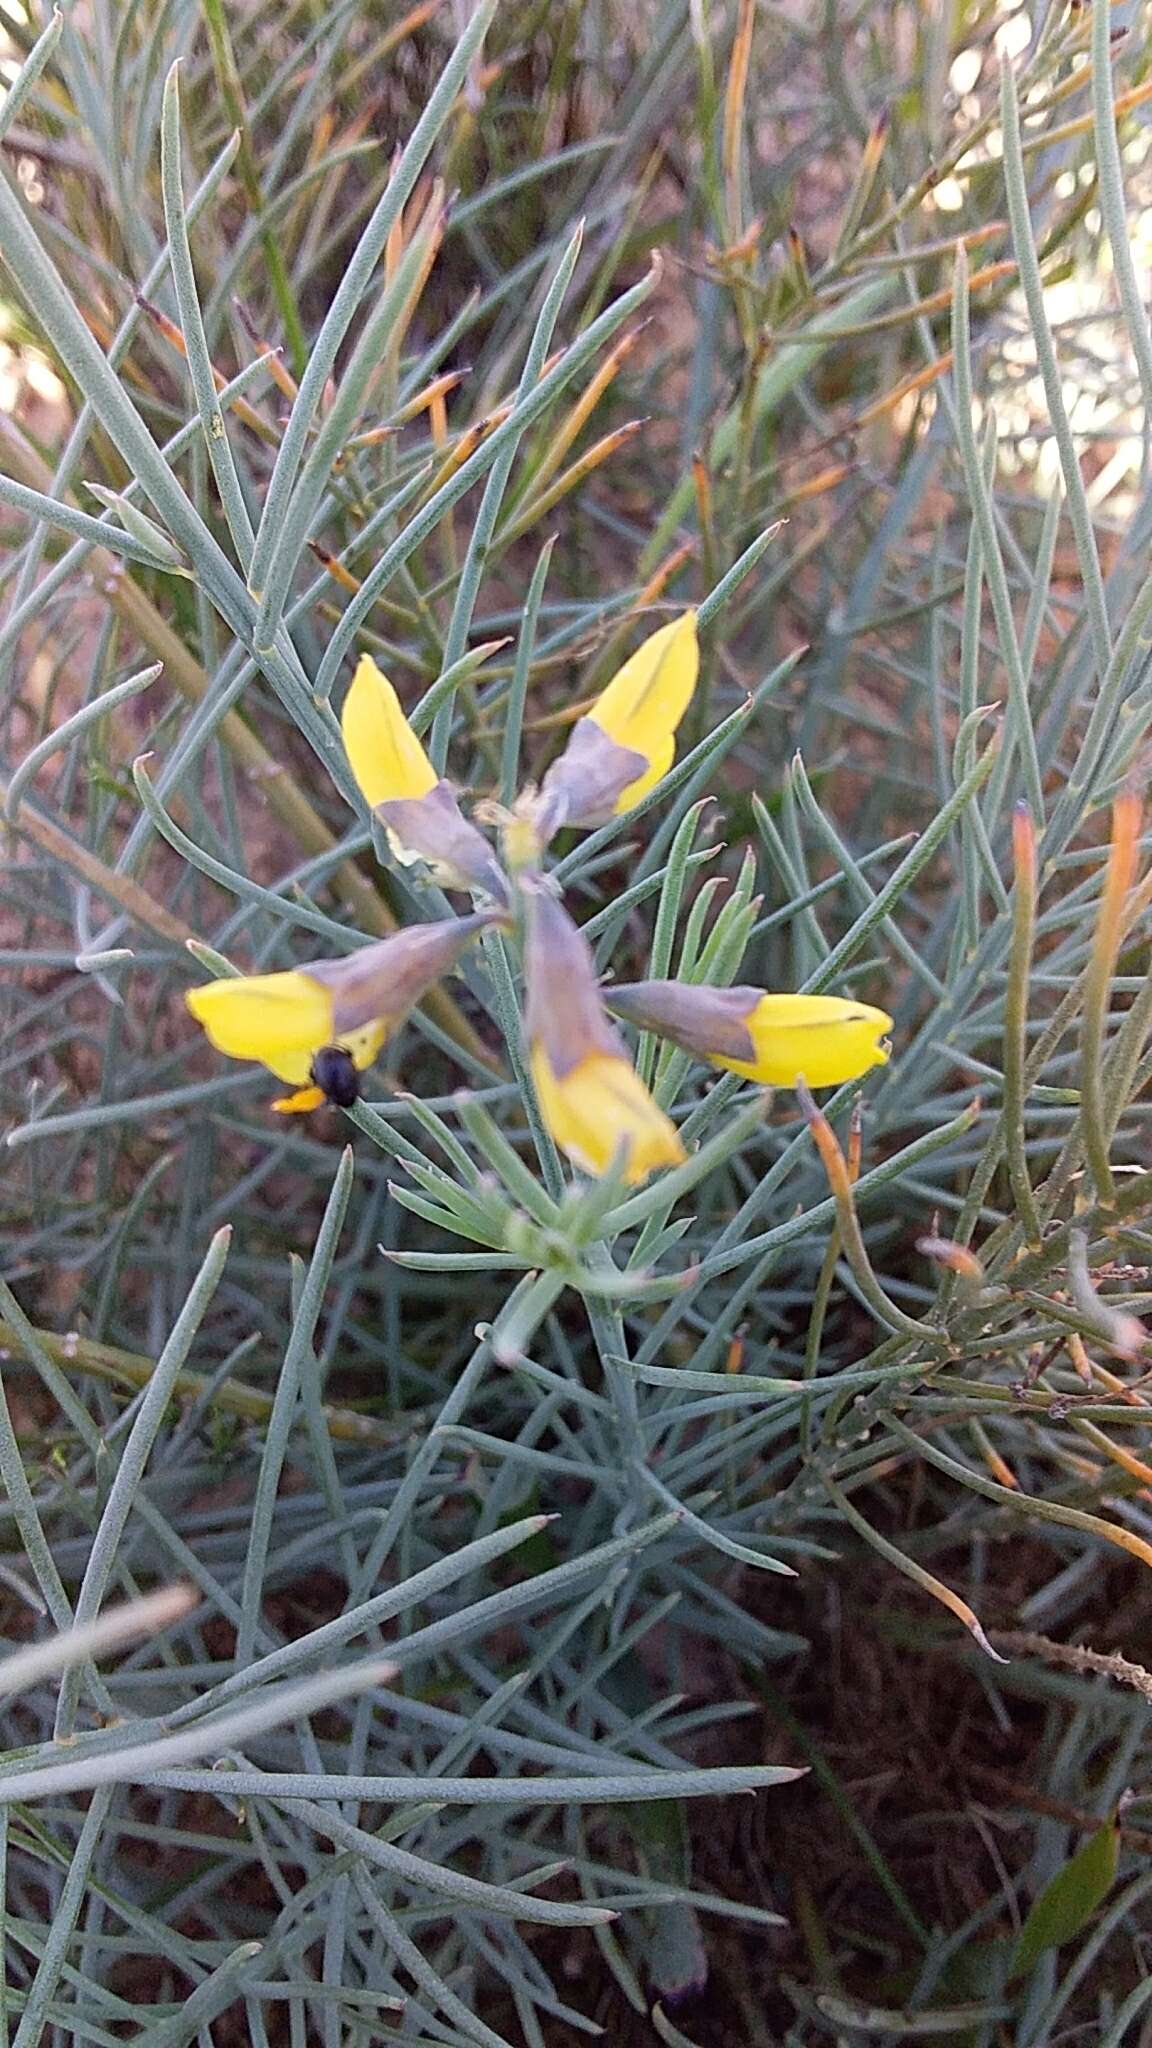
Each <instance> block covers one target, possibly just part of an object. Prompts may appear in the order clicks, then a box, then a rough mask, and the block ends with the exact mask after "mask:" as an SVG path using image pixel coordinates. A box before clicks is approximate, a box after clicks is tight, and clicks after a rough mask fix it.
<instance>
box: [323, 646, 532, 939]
mask: <svg viewBox="0 0 1152 2048" xmlns="http://www.w3.org/2000/svg"><path fill="white" fill-rule="evenodd" d="M340 729H341V732H342V734H343V737H344V747H345V751H346V753H347V755H348V764H349V766H350V768H351V770H352V773H353V775H354V776H355V778H356V783H357V786H358V788H359V790H360V793H361V795H362V796H363V798H364V801H365V803H366V804H367V805H368V807H369V809H370V810H372V811H374V812H375V813H376V816H377V817H378V818H379V820H380V822H381V824H382V825H383V827H384V831H385V833H386V834H387V838H388V844H389V846H390V847H391V849H392V852H393V854H394V856H395V858H396V859H397V860H398V861H399V862H401V864H402V865H403V866H405V867H409V866H411V864H412V863H413V862H414V861H423V862H424V863H425V865H426V866H427V867H428V868H429V870H430V871H431V874H432V876H433V878H434V879H435V880H436V881H438V882H440V883H441V884H442V885H443V887H444V888H446V889H467V890H469V891H470V892H471V893H472V894H473V895H475V896H486V897H489V898H491V900H492V901H493V902H496V903H504V902H506V901H507V885H506V883H505V880H504V876H503V873H502V871H501V868H500V865H499V862H498V861H497V859H496V857H495V855H494V853H493V852H492V849H491V847H490V846H489V844H488V841H487V840H486V839H485V837H484V835H483V833H482V832H479V831H478V830H477V828H476V826H475V825H473V824H472V823H471V822H470V820H469V819H467V818H466V817H465V816H464V813H463V811H462V810H461V809H460V805H459V803H458V801H457V797H456V792H455V790H454V789H453V787H452V785H451V783H450V782H446V781H444V780H443V779H442V778H441V777H439V776H438V775H437V773H436V770H435V769H434V768H433V766H432V763H431V761H430V760H429V759H428V756H427V754H426V753H425V751H424V748H423V745H422V744H421V742H420V740H419V739H418V738H417V736H416V734H415V733H414V732H413V730H412V727H411V726H410V725H409V723H408V720H407V719H406V718H405V716H404V713H403V710H402V709H401V706H400V699H399V698H398V696H397V695H396V692H395V690H394V688H393V686H392V684H391V683H390V682H389V680H388V678H387V676H386V675H385V674H384V672H383V670H382V669H380V668H378V667H377V665H376V663H375V662H374V661H373V659H372V656H371V655H370V654H364V655H362V656H361V657H360V660H359V662H358V663H357V666H356V673H355V675H354V676H353V678H352V683H351V687H350V689H349V691H348V695H347V696H346V697H345V699H344V709H343V711H342V713H341V718H340Z"/></svg>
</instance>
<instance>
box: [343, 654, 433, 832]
mask: <svg viewBox="0 0 1152 2048" xmlns="http://www.w3.org/2000/svg"><path fill="white" fill-rule="evenodd" d="M340 730H341V732H342V733H343V735H344V748H345V752H346V753H347V755H348V764H349V767H350V768H351V770H352V773H353V775H354V776H355V777H356V783H357V786H358V788H359V790H360V792H361V795H362V796H363V798H364V801H365V803H366V804H367V805H368V808H369V810H373V811H374V810H375V808H376V806H377V804H383V803H388V802H389V801H390V800H392V799H394V798H396V797H421V796H427V795H428V792H429V790H431V789H435V787H436V784H437V781H438V780H439V777H438V776H437V774H436V770H435V769H434V768H433V766H432V763H431V761H430V760H429V759H428V756H427V754H426V753H425V752H424V748H423V746H422V745H421V743H420V741H419V740H418V739H417V737H416V734H415V733H414V732H413V730H412V727H411V726H410V725H409V723H408V720H407V719H406V718H405V716H404V713H403V711H402V710H401V708H400V699H399V697H398V696H397V695H396V692H395V690H394V689H393V687H392V684H391V683H390V682H389V680H388V678H387V676H386V675H385V674H384V673H383V671H382V670H381V669H379V668H377V666H376V663H375V662H374V661H373V659H372V656H371V655H370V654H362V655H361V657H360V660H359V661H358V662H357V664H356V673H355V675H354V676H353V678H352V684H351V687H350V689H349V691H348V695H347V696H346V697H345V699H344V709H343V711H342V712H341V714H340Z"/></svg>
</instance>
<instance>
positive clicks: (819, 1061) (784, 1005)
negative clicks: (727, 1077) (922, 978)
mask: <svg viewBox="0 0 1152 2048" xmlns="http://www.w3.org/2000/svg"><path fill="white" fill-rule="evenodd" d="M746 1021H747V1026H748V1030H749V1031H750V1032H751V1034H752V1043H753V1045H754V1046H755V1048H756V1057H755V1059H754V1060H727V1059H716V1060H715V1062H714V1064H715V1065H716V1066H719V1067H728V1068H730V1069H731V1071H732V1072H733V1073H734V1074H745V1075H747V1077H748V1079H749V1080H750V1081H759V1082H760V1083H761V1085H762V1086H764V1087H769V1088H792V1087H794V1086H795V1084H796V1082H797V1080H798V1079H800V1078H803V1079H804V1080H805V1081H806V1082H807V1083H808V1086H809V1088H835V1087H837V1086H838V1085H839V1083H840V1082H841V1081H855V1080H857V1079H858V1077H859V1076H860V1075H861V1074H866V1073H867V1072H868V1069H869V1068H870V1067H882V1066H884V1065H885V1064H886V1062H887V1059H888V1047H887V1046H886V1045H884V1044H882V1043H881V1041H882V1039H883V1038H884V1034H885V1033H886V1032H888V1031H890V1030H891V1029H892V1019H891V1017H889V1016H887V1015H886V1013H885V1012H884V1011H883V1010H874V1009H872V1008H871V1007H870V1006H869V1005H868V1004H867V1003H853V1002H848V1001H846V1000H845V998H844V997H843V996H761V998H760V1001H759V1002H758V1003H757V1005H756V1007H755V1009H754V1010H753V1011H752V1012H751V1014H750V1016H749V1017H748V1018H747V1020H746Z"/></svg>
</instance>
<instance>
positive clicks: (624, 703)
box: [535, 612, 700, 844]
mask: <svg viewBox="0 0 1152 2048" xmlns="http://www.w3.org/2000/svg"><path fill="white" fill-rule="evenodd" d="M699 669H700V649H699V643H698V641H697V638H696V614H695V612H684V613H683V615H682V616H681V617H680V618H678V619H673V620H672V621H671V622H670V624H668V625H667V626H661V627H660V629H659V631H658V632H656V633H651V634H650V635H649V637H648V639H647V640H645V641H644V642H643V644H642V645H641V646H640V647H638V648H637V649H636V652H635V654H633V655H632V656H631V658H630V659H629V660H628V661H626V662H625V663H624V666H623V668H621V669H619V670H618V671H617V673H616V674H615V675H614V676H613V678H612V681H611V682H610V683H609V684H608V686H607V688H606V689H605V690H604V691H603V692H602V693H601V695H600V696H599V697H598V698H597V699H596V702H595V704H593V706H592V708H591V710H590V711H587V712H585V714H584V716H583V717H582V718H580V719H578V720H577V722H576V724H575V725H574V726H573V728H572V737H571V739H570V740H569V742H568V745H567V747H566V748H565V750H564V752H563V753H562V754H561V756H560V758H559V760H557V761H554V762H553V763H552V766H551V768H549V770H548V773H547V774H546V776H545V777H544V782H543V785H542V787H541V790H540V796H539V799H538V801H537V806H536V812H535V824H536V830H537V833H538V835H539V838H540V840H541V843H542V844H546V843H547V841H548V840H549V839H550V838H551V837H552V835H553V833H555V832H558V831H559V829H560V827H561V826H562V825H579V826H585V827H591V826H594V825H606V824H607V823H608V821H609V819H610V818H618V817H621V816H622V815H623V813H624V812H625V811H630V810H631V809H632V808H633V806H634V805H635V804H638V803H639V802H640V799H641V797H645V796H647V794H648V792H649V790H650V789H654V788H655V786H656V784H657V783H658V782H659V781H660V780H661V778H662V777H663V776H665V775H666V774H667V773H668V770H669V768H670V767H671V766H672V762H673V760H674V758H675V754H676V729H677V727H678V726H679V724H680V721H681V719H682V718H683V716H684V713H685V712H686V711H687V709H688V706H689V704H690V703H691V701H692V692H693V690H694V689H695V688H696V678H697V675H698V673H699Z"/></svg>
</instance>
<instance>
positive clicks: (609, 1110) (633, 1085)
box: [530, 1044, 684, 1187]
mask: <svg viewBox="0 0 1152 2048" xmlns="http://www.w3.org/2000/svg"><path fill="white" fill-rule="evenodd" d="M530 1063H531V1068H532V1080H533V1083H534V1085H535V1089H536V1099H537V1101H538V1102H539V1104H540V1114H541V1116H542V1117H543V1119H544V1122H545V1123H546V1124H547V1126H548V1129H549V1130H550V1132H551V1133H552V1136H553V1137H554V1138H555V1140H556V1143H557V1144H558V1145H559V1147H560V1150H561V1151H562V1152H565V1153H567V1155H568V1158H569V1159H570V1160H571V1161H572V1163H573V1165H574V1166H579V1167H582V1168H583V1170H584V1172H585V1173H593V1174H600V1173H607V1171H608V1168H609V1167H610V1166H611V1165H612V1162H613V1160H614V1159H615V1158H616V1155H617V1153H618V1152H620V1151H623V1153H624V1179H625V1181H626V1182H627V1183H628V1185H629V1186H630V1187H632V1186H634V1185H635V1184H636V1182H637V1181H642V1180H647V1178H648V1175H649V1174H650V1173H654V1172H655V1171H656V1168H657V1167H658V1166H676V1165H678V1164H679V1162H680V1161H681V1160H682V1159H683V1157H684V1147H683V1145H682V1144H681V1142H680V1136H679V1133H678V1131H677V1129H676V1126H675V1124H673V1123H672V1122H671V1121H670V1119H669V1118H668V1117H666V1116H665V1114H664V1112H663V1110H662V1109H659V1108H658V1107H657V1105H656V1103H655V1102H654V1101H653V1099H652V1097H651V1095H649V1093H648V1090H647V1088H646V1087H645V1086H644V1083H643V1081H642V1080H641V1079H640V1076H639V1074H638V1073H637V1072H636V1069H635V1067H634V1066H633V1065H632V1062H631V1060H630V1059H628V1057H627V1055H626V1054H625V1053H623V1052H621V1053H620V1054H618V1055H615V1056H613V1055H611V1054H608V1053H596V1052H594V1053H589V1054H588V1056H587V1058H585V1059H582V1060H580V1061H579V1062H578V1063H577V1065H576V1066H574V1067H573V1068H572V1069H571V1071H570V1072H569V1073H567V1074H564V1075H560V1074H557V1073H556V1072H555V1070H554V1069H553V1067H552V1064H551V1062H550V1061H549V1058H548V1055H547V1053H546V1052H545V1050H544V1048H543V1046H542V1045H540V1044H536V1045H533V1046H532V1047H531V1050H530Z"/></svg>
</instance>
